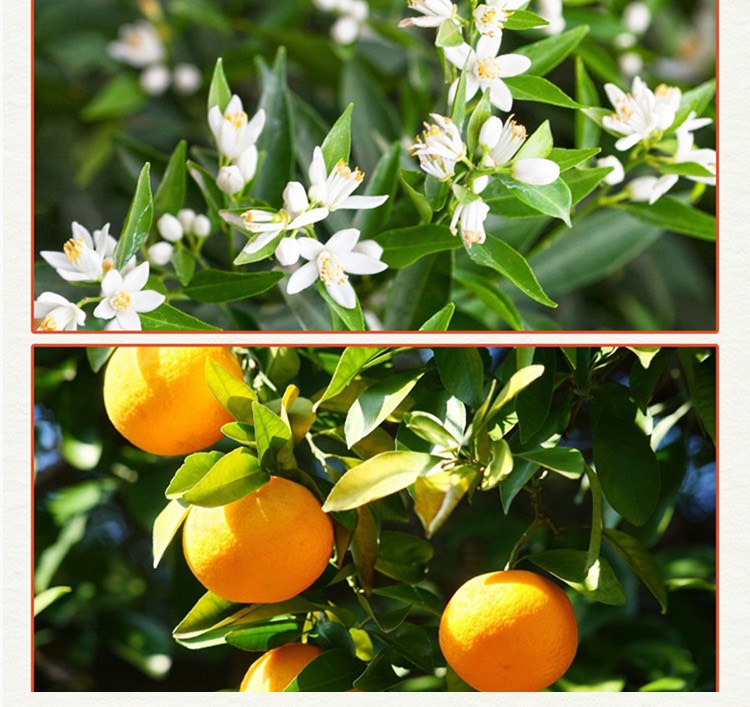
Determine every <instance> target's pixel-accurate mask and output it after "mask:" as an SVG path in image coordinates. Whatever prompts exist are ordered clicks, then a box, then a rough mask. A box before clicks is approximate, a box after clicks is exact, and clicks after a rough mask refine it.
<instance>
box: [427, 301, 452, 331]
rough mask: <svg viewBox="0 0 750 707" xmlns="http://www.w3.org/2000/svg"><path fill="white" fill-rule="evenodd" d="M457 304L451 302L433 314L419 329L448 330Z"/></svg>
mask: <svg viewBox="0 0 750 707" xmlns="http://www.w3.org/2000/svg"><path fill="white" fill-rule="evenodd" d="M455 311H456V305H455V304H453V302H449V303H448V304H446V305H445V307H443V308H442V309H440V310H438V311H437V312H435V314H433V315H432V316H431V317H430V318H429V319H428V320H427V321H426V322H425V323H424V324H422V326H421V327H419V331H448V327H449V326H450V323H451V319H452V317H453V313H454V312H455Z"/></svg>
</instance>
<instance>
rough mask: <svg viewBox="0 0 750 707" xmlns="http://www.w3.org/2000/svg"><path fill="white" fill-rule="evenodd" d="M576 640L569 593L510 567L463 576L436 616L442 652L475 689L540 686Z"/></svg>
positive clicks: (559, 668) (555, 673) (564, 664)
mask: <svg viewBox="0 0 750 707" xmlns="http://www.w3.org/2000/svg"><path fill="white" fill-rule="evenodd" d="M577 647H578V624H577V622H576V616H575V613H574V612H573V606H572V604H571V603H570V599H568V597H567V596H566V595H565V592H563V590H562V589H560V587H558V586H557V585H556V584H554V583H553V582H551V581H550V580H548V579H545V578H544V577H541V576H539V575H538V574H535V573H534V572H525V571H523V570H509V571H507V572H491V573H489V574H483V575H480V576H478V577H474V578H473V579H470V580H469V581H468V582H466V584H464V585H462V586H461V587H459V589H458V591H457V592H456V593H455V594H454V595H453V597H452V598H451V600H450V601H449V602H448V606H446V608H445V611H444V612H443V616H442V619H441V620H440V648H441V649H442V651H443V655H444V656H445V659H446V660H447V661H448V664H449V665H450V666H451V668H453V670H455V671H456V673H457V674H458V675H459V677H461V679H463V680H464V681H465V682H467V683H468V684H469V685H471V686H472V687H473V688H474V689H475V690H480V691H482V692H536V691H538V690H543V689H544V688H545V687H549V686H550V685H551V684H552V683H553V682H555V680H558V679H559V678H561V677H562V676H563V675H564V674H565V671H566V670H567V669H568V668H569V667H570V664H571V663H572V662H573V658H574V657H575V654H576V649H577Z"/></svg>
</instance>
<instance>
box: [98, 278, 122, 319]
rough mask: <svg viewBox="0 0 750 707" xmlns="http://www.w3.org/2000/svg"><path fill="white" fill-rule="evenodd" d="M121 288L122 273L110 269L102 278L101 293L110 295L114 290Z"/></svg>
mask: <svg viewBox="0 0 750 707" xmlns="http://www.w3.org/2000/svg"><path fill="white" fill-rule="evenodd" d="M121 289H122V275H120V273H119V272H117V270H110V271H109V272H108V273H107V274H106V275H105V276H104V279H103V280H102V293H103V294H104V295H105V296H106V297H111V296H112V295H113V294H115V292H117V291H118V290H121ZM113 316H114V315H113Z"/></svg>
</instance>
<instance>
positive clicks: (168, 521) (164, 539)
mask: <svg viewBox="0 0 750 707" xmlns="http://www.w3.org/2000/svg"><path fill="white" fill-rule="evenodd" d="M189 511H190V506H189V505H187V504H186V503H181V502H180V501H177V500H172V501H170V502H169V503H168V504H167V505H166V507H165V508H164V510H163V511H162V512H161V513H159V515H158V516H157V517H156V520H155V521H154V530H153V534H152V535H153V538H152V552H153V556H154V569H156V567H157V566H158V565H159V562H160V560H161V558H162V557H163V556H164V553H165V552H166V550H167V547H169V543H171V542H172V538H174V536H175V535H176V534H177V531H178V530H179V529H180V526H181V525H182V523H183V521H184V520H185V518H187V514H188V512H189Z"/></svg>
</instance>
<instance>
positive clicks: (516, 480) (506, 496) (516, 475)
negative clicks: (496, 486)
mask: <svg viewBox="0 0 750 707" xmlns="http://www.w3.org/2000/svg"><path fill="white" fill-rule="evenodd" d="M537 471H539V464H535V463H534V462H530V461H527V460H526V459H521V458H520V457H515V458H514V459H513V470H512V471H511V472H510V474H508V475H507V476H506V477H505V478H504V479H503V481H502V482H501V483H500V499H501V500H502V503H503V513H505V514H506V515H507V514H508V511H509V510H510V506H511V504H512V503H513V500H514V499H515V497H516V496H517V495H518V494H519V493H520V491H521V489H522V488H523V487H524V486H526V484H527V483H528V482H529V480H530V479H531V478H532V477H533V476H534V474H536V472H537Z"/></svg>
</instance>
